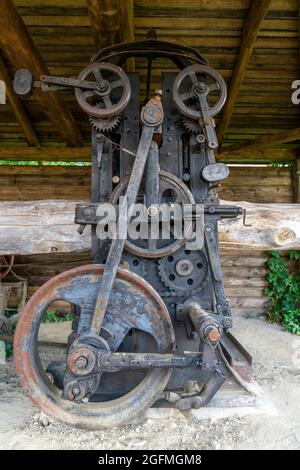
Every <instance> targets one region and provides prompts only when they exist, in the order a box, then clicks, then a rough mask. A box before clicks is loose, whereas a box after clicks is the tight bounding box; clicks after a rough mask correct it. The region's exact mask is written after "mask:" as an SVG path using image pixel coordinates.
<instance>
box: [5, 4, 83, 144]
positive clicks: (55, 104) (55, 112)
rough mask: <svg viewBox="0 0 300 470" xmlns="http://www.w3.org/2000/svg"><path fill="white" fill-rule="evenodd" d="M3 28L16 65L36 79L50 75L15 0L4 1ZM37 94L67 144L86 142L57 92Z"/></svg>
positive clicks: (15, 66) (12, 61)
mask: <svg viewBox="0 0 300 470" xmlns="http://www.w3.org/2000/svg"><path fill="white" fill-rule="evenodd" d="M0 30H1V34H0V47H1V49H2V51H3V53H4V54H5V56H6V57H7V59H8V60H9V62H10V63H11V64H12V65H13V67H14V68H15V69H19V68H28V69H29V70H31V71H32V73H33V75H34V76H35V78H36V79H39V77H40V76H41V75H49V71H48V68H47V67H46V65H45V63H44V61H43V59H42V57H41V55H40V52H39V51H38V49H37V48H36V46H35V44H34V42H33V40H32V38H31V36H30V34H29V32H28V30H27V28H26V26H25V24H24V21H23V19H22V18H21V16H20V14H19V12H18V10H17V8H16V6H15V4H14V2H13V1H12V0H2V2H1V15H0ZM34 97H35V99H36V100H37V101H38V102H39V103H40V105H41V106H42V108H43V111H44V112H45V114H46V115H47V117H48V118H49V120H50V121H51V122H52V123H53V125H54V126H55V127H56V128H57V130H58V131H59V132H60V134H61V136H62V137H63V139H64V140H65V142H66V144H67V145H69V146H70V147H76V146H80V145H82V144H83V138H82V136H81V133H80V130H79V128H78V127H77V124H76V122H75V119H74V118H73V116H72V114H71V113H70V111H69V110H68V108H67V107H66V105H65V103H64V102H63V100H62V98H61V97H60V96H59V94H58V93H54V92H47V93H43V92H42V91H40V90H36V91H35V95H34Z"/></svg>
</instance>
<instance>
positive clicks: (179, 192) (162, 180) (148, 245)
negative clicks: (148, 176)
mask: <svg viewBox="0 0 300 470" xmlns="http://www.w3.org/2000/svg"><path fill="white" fill-rule="evenodd" d="M128 182H129V177H127V178H124V179H123V180H122V181H121V182H120V183H119V185H118V186H117V187H116V188H115V190H114V191H113V193H112V195H111V198H110V203H111V204H118V202H119V198H120V196H123V195H124V193H125V190H126V188H127V186H128ZM143 185H144V181H142V184H141V187H140V190H141V191H140V192H141V194H143V193H144V188H143ZM159 199H160V200H159V201H158V203H159V204H164V203H167V204H169V205H171V207H172V204H178V205H179V204H180V205H181V207H183V206H184V205H185V204H187V205H190V204H195V200H194V197H193V195H192V193H191V192H190V190H189V188H188V187H187V186H186V184H185V183H183V182H182V181H181V180H180V179H179V178H177V177H176V176H175V175H173V174H171V173H169V172H167V171H162V170H161V171H160V172H159ZM192 228H193V222H192V221H190V222H188V223H187V224H186V227H185V232H184V233H183V236H182V238H174V237H173V238H170V239H168V240H161V239H155V238H151V237H148V238H147V239H137V240H130V238H128V239H127V240H126V242H125V247H126V249H127V250H128V251H129V252H130V253H133V254H134V255H136V256H141V257H144V258H161V257H163V256H168V255H170V254H172V253H174V252H175V251H177V250H178V249H179V248H180V247H181V246H183V245H184V244H185V243H186V242H187V237H186V236H185V235H187V234H189V235H191V233H192Z"/></svg>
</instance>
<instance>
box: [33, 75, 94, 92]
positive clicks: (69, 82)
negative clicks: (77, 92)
mask: <svg viewBox="0 0 300 470" xmlns="http://www.w3.org/2000/svg"><path fill="white" fill-rule="evenodd" d="M34 86H40V87H41V89H42V90H43V91H56V90H63V89H65V88H81V89H82V90H95V91H97V83H96V82H89V81H88V80H78V79H77V78H72V77H70V78H66V77H54V76H50V75H42V76H41V78H40V82H34Z"/></svg>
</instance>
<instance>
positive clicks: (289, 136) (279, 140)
mask: <svg viewBox="0 0 300 470" xmlns="http://www.w3.org/2000/svg"><path fill="white" fill-rule="evenodd" d="M295 140H300V127H297V128H296V129H292V130H287V131H281V132H278V133H277V134H271V135H262V136H261V137H259V138H258V139H255V140H252V141H248V142H244V143H242V144H234V145H229V146H228V147H224V149H222V150H221V151H220V152H219V155H220V156H222V157H223V156H225V155H228V156H230V154H232V153H235V152H239V153H240V154H241V153H242V152H245V153H246V152H249V151H250V150H260V149H262V148H264V147H272V146H273V145H279V144H286V143H289V142H294V141H295Z"/></svg>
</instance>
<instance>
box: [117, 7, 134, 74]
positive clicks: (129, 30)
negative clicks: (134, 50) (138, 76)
mask: <svg viewBox="0 0 300 470" xmlns="http://www.w3.org/2000/svg"><path fill="white" fill-rule="evenodd" d="M119 8H120V39H121V42H132V41H134V10H133V0H120V7H119ZM134 70H135V61H134V57H131V58H130V59H128V60H127V71H128V72H134Z"/></svg>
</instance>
